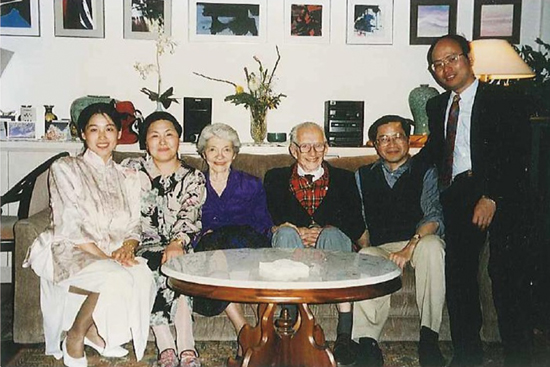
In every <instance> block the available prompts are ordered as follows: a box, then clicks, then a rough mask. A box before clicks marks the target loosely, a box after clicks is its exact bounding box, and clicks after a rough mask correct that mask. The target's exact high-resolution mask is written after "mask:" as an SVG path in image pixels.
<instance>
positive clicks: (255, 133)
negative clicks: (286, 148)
mask: <svg viewBox="0 0 550 367" xmlns="http://www.w3.org/2000/svg"><path fill="white" fill-rule="evenodd" d="M275 50H276V51H277V60H276V61H275V65H274V66H273V69H271V71H269V69H268V68H265V67H264V65H263V64H262V62H261V60H260V59H259V58H258V57H257V56H254V57H253V59H254V61H256V63H257V64H258V71H257V72H256V71H249V69H248V68H247V67H245V68H244V75H245V78H246V87H247V88H246V90H245V89H244V88H243V87H242V86H241V85H238V84H237V83H234V82H232V81H229V80H225V79H218V78H212V77H210V76H207V75H204V74H200V73H197V72H194V73H193V74H195V75H197V76H200V77H202V78H206V79H208V80H214V81H217V82H222V83H227V84H230V85H232V86H233V87H234V88H235V93H233V94H230V95H228V96H226V97H225V99H224V101H226V102H231V103H233V104H235V105H237V106H238V105H243V106H244V107H245V108H246V109H248V110H249V111H250V135H251V136H252V139H253V140H254V142H255V143H257V144H261V143H262V142H263V141H264V139H265V137H266V134H267V123H266V114H267V111H268V110H271V109H275V108H277V106H279V103H280V102H281V99H282V98H284V97H286V95H285V94H283V93H276V92H275V91H274V90H273V84H274V77H275V71H276V70H277V66H278V65H279V61H280V60H281V54H280V53H279V47H277V46H275Z"/></svg>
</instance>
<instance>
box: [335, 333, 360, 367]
mask: <svg viewBox="0 0 550 367" xmlns="http://www.w3.org/2000/svg"><path fill="white" fill-rule="evenodd" d="M357 349H358V345H357V343H355V342H354V341H353V340H351V335H349V334H345V333H344V334H339V335H338V337H337V338H336V342H334V348H333V350H332V354H333V355H334V359H335V360H336V362H338V364H339V365H341V366H348V365H351V364H353V363H355V359H356V358H357Z"/></svg>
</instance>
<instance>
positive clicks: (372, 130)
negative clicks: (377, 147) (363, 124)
mask: <svg viewBox="0 0 550 367" xmlns="http://www.w3.org/2000/svg"><path fill="white" fill-rule="evenodd" d="M392 122H399V123H400V124H401V127H402V128H403V131H404V132H405V135H407V137H409V136H410V134H411V125H412V120H410V119H406V118H404V117H401V116H398V115H385V116H382V117H380V118H379V119H378V120H376V121H374V123H373V124H372V125H371V126H370V127H369V133H368V134H369V140H370V141H372V142H373V143H374V142H375V141H376V135H377V134H378V128H379V127H380V126H382V125H386V124H389V123H392Z"/></svg>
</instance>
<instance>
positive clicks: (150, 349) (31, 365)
mask: <svg viewBox="0 0 550 367" xmlns="http://www.w3.org/2000/svg"><path fill="white" fill-rule="evenodd" d="M417 345H418V344H417V343H416V342H382V343H381V344H380V346H381V348H382V350H383V353H384V359H385V367H413V366H418V356H417V352H416V348H417ZM126 348H127V349H128V350H131V345H130V344H127V345H126ZM197 349H198V351H199V353H200V355H201V360H202V365H203V367H222V366H225V362H226V360H227V357H228V356H230V355H232V354H233V353H234V351H235V350H236V342H197ZM441 349H442V352H443V354H444V355H445V357H446V358H447V359H450V356H451V354H452V350H451V345H450V343H449V342H442V343H441ZM485 352H486V356H485V359H486V364H485V365H484V366H487V367H497V366H501V364H502V358H501V352H502V351H501V348H500V347H499V346H498V345H497V344H487V345H486V350H485ZM86 354H87V357H88V366H89V367H150V366H156V358H157V356H156V348H155V346H154V344H153V343H152V342H149V344H148V346H147V349H146V352H145V356H144V358H143V359H142V360H141V361H139V362H137V361H136V359H135V356H134V354H133V352H130V354H129V355H128V356H127V357H125V358H103V357H101V356H99V355H98V354H97V353H96V352H95V351H94V350H93V349H90V348H89V347H86ZM16 366H17V367H62V366H63V361H61V360H60V361H57V360H55V359H54V358H53V357H48V356H45V355H44V345H43V344H39V345H35V346H32V347H25V348H23V349H22V350H20V351H19V352H18V353H17V354H16V355H15V356H14V358H13V359H12V360H11V361H10V362H9V363H8V364H7V366H6V367H16Z"/></svg>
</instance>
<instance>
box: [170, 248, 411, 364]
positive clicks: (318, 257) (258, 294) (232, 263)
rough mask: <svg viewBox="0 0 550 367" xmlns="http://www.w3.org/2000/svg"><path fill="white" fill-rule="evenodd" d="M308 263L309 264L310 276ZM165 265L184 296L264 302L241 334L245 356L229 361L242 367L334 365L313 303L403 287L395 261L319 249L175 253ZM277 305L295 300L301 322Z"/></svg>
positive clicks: (372, 295) (376, 294) (369, 295)
mask: <svg viewBox="0 0 550 367" xmlns="http://www.w3.org/2000/svg"><path fill="white" fill-rule="evenodd" d="M278 260H283V262H282V263H281V261H278ZM275 261H277V262H276V263H275V264H277V267H276V269H275V270H274V271H271V272H270V271H269V269H272V268H273V264H274V262H275ZM302 264H305V265H306V266H307V267H308V268H309V271H308V274H307V276H304V273H303V271H304V266H303V265H302ZM266 269H267V270H266ZM162 271H163V272H164V273H165V274H166V275H167V276H168V284H169V285H170V287H172V288H173V289H174V290H176V291H178V292H181V293H183V294H187V295H191V296H200V297H207V298H213V299H219V300H226V301H231V302H239V303H258V304H259V305H258V316H259V320H258V323H257V325H256V326H250V325H246V326H245V327H244V328H243V329H242V330H241V332H240V333H239V337H238V342H239V344H240V346H241V348H242V350H243V359H242V361H237V360H235V359H233V358H229V360H228V365H229V366H238V365H241V366H243V367H249V366H296V367H297V366H315V367H328V366H332V367H334V366H336V362H335V360H334V356H333V355H332V352H331V351H330V349H329V348H328V345H327V343H326V341H325V336H324V333H323V330H322V329H321V327H320V326H319V325H317V324H316V322H315V318H314V317H313V314H312V312H311V311H310V309H309V307H308V304H309V303H341V302H353V301H360V300H364V299H369V298H376V297H380V296H383V295H386V294H389V293H392V292H395V291H397V290H398V289H400V288H401V270H400V269H399V267H397V265H395V264H394V263H393V262H391V261H389V260H386V259H384V258H380V257H374V256H369V255H364V254H357V253H344V252H336V251H323V250H316V249H271V248H270V249H239V250H217V251H206V252H198V253H193V254H187V255H183V256H179V257H176V258H173V259H171V260H170V261H168V262H167V263H166V264H164V265H163V266H162ZM298 274H301V277H300V275H298ZM278 304H297V306H298V311H299V316H298V319H297V320H296V322H295V323H293V322H292V321H291V320H290V318H289V317H288V313H287V312H283V315H282V316H280V317H277V318H275V316H274V313H275V309H276V307H277V305H278Z"/></svg>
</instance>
